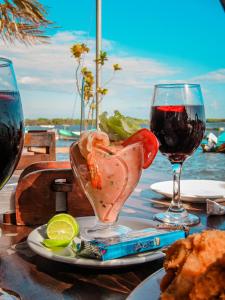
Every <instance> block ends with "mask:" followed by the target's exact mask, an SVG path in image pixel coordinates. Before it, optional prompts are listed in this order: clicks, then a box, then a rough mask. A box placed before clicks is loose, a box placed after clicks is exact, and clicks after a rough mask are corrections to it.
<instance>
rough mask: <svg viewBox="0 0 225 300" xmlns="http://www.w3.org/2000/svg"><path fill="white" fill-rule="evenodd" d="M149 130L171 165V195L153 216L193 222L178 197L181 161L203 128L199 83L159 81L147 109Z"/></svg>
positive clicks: (195, 220) (191, 150) (180, 222)
mask: <svg viewBox="0 0 225 300" xmlns="http://www.w3.org/2000/svg"><path fill="white" fill-rule="evenodd" d="M150 123H151V130H152V131H153V132H154V134H155V135H156V136H157V138H158V140H159V144H160V146H159V150H160V152H161V153H162V154H163V155H165V156H166V157H167V158H168V159H169V161H170V162H171V164H172V169H173V198H172V202H171V204H170V207H169V209H168V211H166V212H165V213H159V214H157V215H156V216H155V217H156V219H157V220H159V221H161V222H165V223H172V224H178V225H194V224H197V223H198V222H199V218H198V216H195V215H193V214H189V213H188V212H187V211H186V209H185V208H184V207H183V205H182V203H181V200H180V175H181V169H182V165H183V162H184V161H185V160H186V159H187V158H189V157H190V156H191V155H192V154H193V153H194V151H195V150H196V149H197V148H198V146H199V145H200V143H201V141H202V138H203V135H204V131H205V111H204V103H203V98H202V93H201V88H200V85H198V84H187V83H184V84H181V83H179V84H159V85H156V86H155V91H154V96H153V105H152V108H151V122H150Z"/></svg>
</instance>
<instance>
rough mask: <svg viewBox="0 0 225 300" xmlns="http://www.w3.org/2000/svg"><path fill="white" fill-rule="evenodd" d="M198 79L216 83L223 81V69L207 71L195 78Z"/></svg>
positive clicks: (224, 78)
mask: <svg viewBox="0 0 225 300" xmlns="http://www.w3.org/2000/svg"><path fill="white" fill-rule="evenodd" d="M195 79H196V80H200V81H209V82H216V83H225V69H218V70H215V71H213V72H209V73H206V74H203V75H200V76H198V77H196V78H195Z"/></svg>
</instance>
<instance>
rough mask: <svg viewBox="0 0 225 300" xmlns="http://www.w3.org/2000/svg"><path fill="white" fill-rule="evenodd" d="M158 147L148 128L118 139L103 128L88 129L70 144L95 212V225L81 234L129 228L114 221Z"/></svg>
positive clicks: (95, 234) (90, 235) (122, 231)
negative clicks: (112, 140)
mask: <svg viewBox="0 0 225 300" xmlns="http://www.w3.org/2000/svg"><path fill="white" fill-rule="evenodd" d="M157 150H158V142H157V139H156V137H155V136H154V134H153V133H151V131H149V130H148V129H141V130H139V131H138V132H136V133H135V134H134V135H132V136H130V137H129V138H128V139H126V140H124V141H121V142H117V143H111V142H110V140H109V137H108V135H107V134H106V133H104V132H101V131H87V132H84V133H82V135H81V138H80V140H79V141H78V142H75V143H73V144H72V146H71V149H70V160H71V165H72V169H73V171H74V174H75V176H76V178H77V179H78V182H79V183H80V186H81V188H82V189H83V191H84V193H85V195H86V196H87V198H88V200H89V201H90V203H91V205H92V207H93V210H94V213H95V216H96V224H95V226H94V227H92V228H86V229H84V230H83V231H82V230H81V236H82V237H84V238H87V239H98V238H109V237H112V236H118V235H121V234H126V233H127V232H128V231H130V229H129V228H128V227H125V226H121V225H118V224H117V219H118V215H119V213H120V211H121V208H122V207H123V205H124V203H125V201H126V200H127V198H128V197H129V195H130V194H131V193H132V192H133V190H134V188H135V187H136V185H137V183H138V181H139V179H140V177H141V173H142V169H143V168H147V167H149V166H150V164H151V163H152V161H153V159H154V157H155V155H156V153H157Z"/></svg>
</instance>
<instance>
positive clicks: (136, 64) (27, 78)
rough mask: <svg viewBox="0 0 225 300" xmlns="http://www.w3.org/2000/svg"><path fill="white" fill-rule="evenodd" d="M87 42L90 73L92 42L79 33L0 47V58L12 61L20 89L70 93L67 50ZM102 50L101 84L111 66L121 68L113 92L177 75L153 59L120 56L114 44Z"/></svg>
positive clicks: (71, 83)
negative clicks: (105, 56)
mask: <svg viewBox="0 0 225 300" xmlns="http://www.w3.org/2000/svg"><path fill="white" fill-rule="evenodd" d="M87 41H88V46H89V47H90V48H91V49H92V50H91V52H90V54H89V55H88V56H87V57H86V61H85V63H86V64H87V66H88V67H89V68H92V69H93V70H94V61H93V60H94V49H95V40H94V39H93V38H88V36H87V34H86V33H85V32H83V31H63V32H58V33H56V34H55V35H54V36H53V37H52V40H51V43H50V44H47V45H46V44H41V45H36V46H34V47H26V46H23V45H20V44H16V46H14V47H8V46H5V45H1V46H0V50H1V54H2V55H3V56H6V57H8V58H11V59H12V60H13V63H14V67H15V70H16V75H17V80H18V83H19V86H20V88H24V89H31V90H42V91H43V90H46V91H54V92H64V93H74V89H75V80H74V77H75V76H74V74H75V67H76V63H75V61H74V59H73V58H72V56H71V53H70V47H71V45H72V44H74V43H77V42H87ZM103 47H104V50H106V51H107V52H108V53H109V56H110V62H109V63H107V64H106V65H105V66H104V72H103V78H105V79H106V80H103V81H107V80H108V79H109V78H111V76H112V73H113V72H112V64H113V63H119V64H120V65H122V68H123V71H121V72H120V74H119V75H117V76H116V77H115V79H114V80H115V82H114V84H113V87H114V88H118V89H119V88H122V87H123V86H125V85H126V86H130V87H133V88H141V89H143V88H144V89H145V88H146V89H147V88H149V85H150V83H151V80H152V78H157V77H161V76H164V77H167V76H170V75H173V74H176V73H177V72H178V71H177V70H175V69H174V68H171V67H169V66H166V65H164V64H161V63H160V62H158V61H155V60H153V59H147V58H142V57H136V56H133V55H129V53H124V52H123V53H122V52H121V53H120V51H119V50H118V49H119V46H118V45H117V44H116V43H115V42H114V41H109V40H103ZM115 53H116V54H115Z"/></svg>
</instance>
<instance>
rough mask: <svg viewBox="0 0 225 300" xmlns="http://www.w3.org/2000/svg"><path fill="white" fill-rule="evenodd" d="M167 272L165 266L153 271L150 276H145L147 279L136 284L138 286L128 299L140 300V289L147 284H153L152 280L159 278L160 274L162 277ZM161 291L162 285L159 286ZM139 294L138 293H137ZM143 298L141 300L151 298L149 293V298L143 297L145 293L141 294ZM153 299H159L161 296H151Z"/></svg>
mask: <svg viewBox="0 0 225 300" xmlns="http://www.w3.org/2000/svg"><path fill="white" fill-rule="evenodd" d="M164 274H165V271H164V268H161V269H159V270H157V271H155V272H154V273H152V274H151V275H150V276H148V277H147V278H145V280H143V281H142V282H141V283H140V284H139V285H137V286H136V288H135V289H134V290H133V291H132V292H131V293H130V295H129V296H128V297H127V298H126V300H139V299H140V298H139V297H140V295H139V294H138V293H139V291H140V290H141V289H143V287H145V285H149V284H151V282H153V281H155V280H157V279H158V276H159V277H161V278H162V276H163V275H164ZM159 292H160V287H159ZM136 294H137V295H136ZM141 296H142V298H141V300H149V295H148V296H147V298H143V295H141ZM151 300H159V298H157V299H156V298H155V297H154V299H153V298H151Z"/></svg>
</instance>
